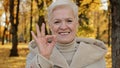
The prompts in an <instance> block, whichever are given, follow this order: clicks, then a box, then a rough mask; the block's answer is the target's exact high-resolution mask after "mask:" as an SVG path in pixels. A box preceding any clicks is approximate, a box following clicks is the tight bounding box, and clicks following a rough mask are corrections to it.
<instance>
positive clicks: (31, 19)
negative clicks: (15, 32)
mask: <svg viewBox="0 0 120 68" xmlns="http://www.w3.org/2000/svg"><path fill="white" fill-rule="evenodd" d="M32 12H33V0H31V14H30V15H31V17H30V41H31V40H32V34H31V31H32V21H33V17H32Z"/></svg>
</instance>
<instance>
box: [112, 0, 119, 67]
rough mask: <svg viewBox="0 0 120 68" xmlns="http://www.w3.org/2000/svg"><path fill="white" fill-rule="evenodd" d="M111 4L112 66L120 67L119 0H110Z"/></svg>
mask: <svg viewBox="0 0 120 68" xmlns="http://www.w3.org/2000/svg"><path fill="white" fill-rule="evenodd" d="M110 2H111V6H112V10H111V12H112V68H120V0H110Z"/></svg>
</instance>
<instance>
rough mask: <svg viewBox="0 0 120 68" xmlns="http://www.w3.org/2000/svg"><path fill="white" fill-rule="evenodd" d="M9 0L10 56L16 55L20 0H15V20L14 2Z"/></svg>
mask: <svg viewBox="0 0 120 68" xmlns="http://www.w3.org/2000/svg"><path fill="white" fill-rule="evenodd" d="M9 1H10V9H9V10H10V22H11V27H12V29H11V34H12V49H11V53H10V56H18V50H17V45H18V35H17V31H18V24H19V4H20V0H17V9H16V10H17V11H16V22H14V19H15V18H14V17H15V16H14V3H15V0H9Z"/></svg>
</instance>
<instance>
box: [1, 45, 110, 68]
mask: <svg viewBox="0 0 120 68" xmlns="http://www.w3.org/2000/svg"><path fill="white" fill-rule="evenodd" d="M11 47H12V46H11V44H10V43H9V44H5V45H1V43H0V68H25V63H26V56H27V54H28V52H29V50H28V43H26V44H25V43H19V45H18V53H19V56H18V57H9V54H10V49H11ZM105 58H106V65H107V68H112V67H111V65H112V63H111V48H110V47H108V52H107V54H106V56H105Z"/></svg>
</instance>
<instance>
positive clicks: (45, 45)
mask: <svg viewBox="0 0 120 68" xmlns="http://www.w3.org/2000/svg"><path fill="white" fill-rule="evenodd" d="M36 30H37V35H35V33H34V32H33V31H31V34H32V36H33V38H34V40H35V42H36V43H37V46H38V49H39V53H40V54H41V55H42V56H44V57H45V58H47V59H49V58H50V55H51V53H52V50H53V48H54V45H55V43H56V36H55V35H45V24H44V23H42V27H41V31H40V30H39V26H38V25H36ZM49 40H50V41H51V42H49Z"/></svg>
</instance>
